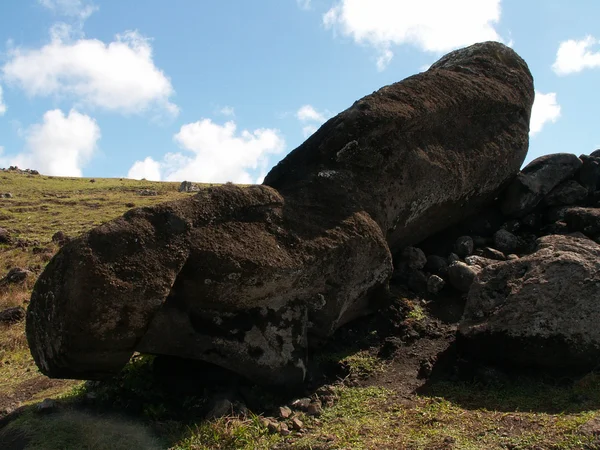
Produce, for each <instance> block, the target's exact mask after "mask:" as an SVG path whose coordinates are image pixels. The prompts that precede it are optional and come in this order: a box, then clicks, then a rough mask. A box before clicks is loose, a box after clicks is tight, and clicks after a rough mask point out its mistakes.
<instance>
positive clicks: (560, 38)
mask: <svg viewBox="0 0 600 450" xmlns="http://www.w3.org/2000/svg"><path fill="white" fill-rule="evenodd" d="M598 17H600V2H598V1H597V0H573V1H570V2H565V1H563V0H529V1H521V0H454V1H452V2H449V1H447V0H420V1H419V2H415V1H413V0H410V1H405V0H257V1H248V0H222V1H207V0H204V1H201V0H174V1H171V2H167V1H164V0H144V1H142V0H129V1H117V0H111V1H102V0H95V1H90V0H4V1H2V2H0V167H6V166H9V165H18V166H19V167H22V168H32V169H38V170H40V171H41V172H42V173H45V174H49V175H67V176H93V177H125V176H128V177H131V178H142V177H145V178H148V179H160V180H172V181H181V180H184V179H186V180H193V181H205V182H225V181H233V182H245V183H248V182H260V181H261V180H262V177H264V174H265V173H266V172H267V171H268V170H269V168H270V167H272V166H273V165H274V164H275V163H277V161H279V160H280V159H281V158H282V157H283V156H285V155H286V154H287V153H288V152H289V151H291V150H293V149H294V148H295V147H297V146H298V145H300V144H301V143H302V142H303V140H304V139H305V138H306V137H307V136H308V135H310V133H311V132H313V131H314V130H315V129H316V128H317V127H318V126H320V125H321V124H322V123H323V122H324V121H325V120H326V119H327V118H329V117H331V116H333V115H335V114H337V113H338V112H340V111H343V110H344V109H346V108H347V107H349V106H350V105H351V104H352V103H353V102H354V101H355V100H357V99H359V98H360V97H362V96H364V95H367V94H369V93H371V92H373V91H375V90H377V89H379V88H380V87H382V86H384V85H386V84H390V83H393V82H396V81H399V80H402V79H403V78H405V77H407V76H409V75H412V74H414V73H418V72H420V71H422V70H425V69H426V68H427V67H428V66H429V65H430V64H431V63H433V62H434V61H436V60H437V59H438V58H439V57H440V56H442V55H443V54H445V53H447V52H448V51H450V50H452V49H454V48H458V47H462V46H466V45H469V44H472V43H474V42H478V41H483V40H499V41H502V42H504V43H507V44H509V45H511V46H512V47H513V48H514V49H515V50H516V51H517V52H518V53H519V54H520V55H521V56H522V57H523V58H525V60H526V61H527V63H528V64H529V67H530V69H531V71H532V73H533V75H534V78H535V86H536V103H535V106H534V114H533V117H532V124H531V143H530V151H529V155H528V159H527V160H528V161H530V160H531V159H533V158H535V157H537V156H540V155H543V154H547V153H556V152H571V153H576V154H581V153H590V152H591V151H593V150H595V149H596V148H600V127H599V126H598V117H599V116H598V112H597V111H598V105H600V89H599V84H600V83H599V81H600V42H599V41H598V39H600V25H599V22H598Z"/></svg>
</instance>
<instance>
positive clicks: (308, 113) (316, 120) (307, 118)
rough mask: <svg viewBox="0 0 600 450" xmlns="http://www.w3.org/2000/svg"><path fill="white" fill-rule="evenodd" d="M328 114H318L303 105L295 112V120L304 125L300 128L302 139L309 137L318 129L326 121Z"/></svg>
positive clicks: (311, 108)
mask: <svg viewBox="0 0 600 450" xmlns="http://www.w3.org/2000/svg"><path fill="white" fill-rule="evenodd" d="M328 115H329V113H328V112H319V111H317V110H316V109H315V108H314V107H313V106H312V105H304V106H302V107H301V108H300V109H299V110H298V111H296V118H297V119H298V120H299V121H300V122H303V123H305V124H306V125H304V127H302V134H303V135H304V138H307V137H309V136H310V135H312V134H313V133H314V132H315V131H317V130H318V129H319V125H321V124H323V123H324V122H325V121H326V120H327V116H328Z"/></svg>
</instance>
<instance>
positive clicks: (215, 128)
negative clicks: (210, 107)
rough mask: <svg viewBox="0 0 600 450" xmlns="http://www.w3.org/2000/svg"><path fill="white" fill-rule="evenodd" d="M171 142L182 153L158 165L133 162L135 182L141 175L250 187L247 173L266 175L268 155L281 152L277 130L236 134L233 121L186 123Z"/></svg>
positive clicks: (246, 131)
mask: <svg viewBox="0 0 600 450" xmlns="http://www.w3.org/2000/svg"><path fill="white" fill-rule="evenodd" d="M173 138H174V140H175V142H177V143H178V144H179V145H180V146H181V147H182V148H183V149H184V150H186V153H168V154H166V155H165V156H164V158H163V159H162V161H160V162H157V161H155V160H153V159H152V158H146V159H145V160H144V161H136V162H135V163H134V165H133V166H132V168H131V170H130V171H129V174H130V176H131V175H137V176H136V177H134V178H137V177H139V174H140V173H145V174H146V175H149V174H152V175H159V177H160V179H163V180H167V181H183V180H188V181H197V182H207V183H223V182H226V181H232V182H234V183H248V184H250V183H253V182H254V181H256V178H254V179H253V177H252V175H251V174H250V171H252V170H256V169H258V170H259V171H260V173H261V174H262V173H263V172H266V169H267V165H268V157H269V155H271V154H277V153H281V152H282V151H283V149H284V148H285V141H284V139H283V138H282V137H281V136H280V134H279V131H278V130H274V129H269V128H260V129H257V130H254V131H248V130H243V131H241V132H239V133H238V132H237V127H236V124H235V122H233V121H229V122H226V123H225V124H224V125H219V124H216V123H214V122H212V121H211V120H210V119H203V120H200V121H198V122H194V123H188V124H186V125H183V126H182V127H181V129H180V130H179V132H178V133H177V134H176V135H175V136H174V137H173ZM157 165H158V166H157ZM157 167H159V168H160V173H158V174H157V173H156V168H157ZM134 169H135V172H134ZM261 176H262V175H261ZM263 177H264V176H263ZM146 178H148V176H146ZM157 178H158V177H157ZM258 178H260V176H259V177H258Z"/></svg>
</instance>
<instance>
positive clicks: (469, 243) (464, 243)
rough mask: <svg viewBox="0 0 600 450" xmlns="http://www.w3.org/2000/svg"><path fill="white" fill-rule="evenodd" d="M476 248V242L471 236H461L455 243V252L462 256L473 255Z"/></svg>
mask: <svg viewBox="0 0 600 450" xmlns="http://www.w3.org/2000/svg"><path fill="white" fill-rule="evenodd" d="M474 248H475V244H474V243H473V238H472V237H471V236H461V237H459V238H458V239H457V240H456V242H455V243H454V253H456V254H457V255H458V256H460V257H461V258H465V257H466V256H469V255H472V254H473V250H474Z"/></svg>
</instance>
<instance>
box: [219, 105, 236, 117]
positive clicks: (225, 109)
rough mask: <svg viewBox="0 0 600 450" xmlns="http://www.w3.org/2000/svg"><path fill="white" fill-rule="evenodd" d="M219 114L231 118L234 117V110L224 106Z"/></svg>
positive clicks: (231, 107)
mask: <svg viewBox="0 0 600 450" xmlns="http://www.w3.org/2000/svg"><path fill="white" fill-rule="evenodd" d="M219 113H220V114H222V115H224V116H229V117H233V116H235V109H234V108H233V106H224V107H223V108H221V109H220V110H219Z"/></svg>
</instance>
